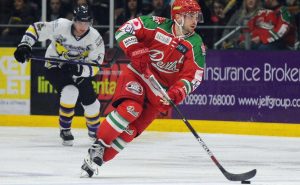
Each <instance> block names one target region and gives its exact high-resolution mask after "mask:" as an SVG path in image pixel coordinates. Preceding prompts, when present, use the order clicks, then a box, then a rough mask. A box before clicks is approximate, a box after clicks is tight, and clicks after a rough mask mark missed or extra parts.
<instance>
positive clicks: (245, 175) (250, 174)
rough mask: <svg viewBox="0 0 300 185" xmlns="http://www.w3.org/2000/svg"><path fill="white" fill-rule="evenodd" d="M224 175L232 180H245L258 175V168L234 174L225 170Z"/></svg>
mask: <svg viewBox="0 0 300 185" xmlns="http://www.w3.org/2000/svg"><path fill="white" fill-rule="evenodd" d="M224 175H225V177H226V178H227V179H228V180H230V181H245V180H248V179H251V178H253V177H254V176H255V175H256V169H254V170H251V171H249V172H246V173H241V174H233V173H229V172H227V171H225V172H224Z"/></svg>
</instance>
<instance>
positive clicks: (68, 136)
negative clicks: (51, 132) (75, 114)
mask: <svg viewBox="0 0 300 185" xmlns="http://www.w3.org/2000/svg"><path fill="white" fill-rule="evenodd" d="M59 136H60V137H61V139H62V144H63V145H64V146H73V143H74V136H73V135H72V132H71V129H69V128H67V129H65V128H61V129H60V134H59Z"/></svg>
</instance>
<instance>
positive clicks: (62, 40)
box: [14, 5, 104, 146]
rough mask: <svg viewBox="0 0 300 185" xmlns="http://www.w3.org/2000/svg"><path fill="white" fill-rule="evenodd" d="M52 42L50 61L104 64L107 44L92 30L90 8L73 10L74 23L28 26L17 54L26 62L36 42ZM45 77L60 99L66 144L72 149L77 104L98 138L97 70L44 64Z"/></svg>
mask: <svg viewBox="0 0 300 185" xmlns="http://www.w3.org/2000/svg"><path fill="white" fill-rule="evenodd" d="M47 39H49V40H51V44H50V45H49V47H48V48H47V51H46V54H45V56H46V57H47V58H54V59H62V60H70V61H80V62H87V63H94V64H99V65H100V64H102V62H103V58H104V43H103V40H102V37H101V36H100V34H99V33H98V31H97V30H96V29H94V28H92V17H91V12H90V10H89V7H88V6H87V5H80V6H77V7H76V8H75V9H74V18H73V21H69V20H67V19H63V18H60V19H57V20H54V21H52V22H36V23H34V24H33V25H31V26H29V28H28V29H27V31H26V33H25V34H24V36H23V38H22V40H21V43H20V44H19V45H18V47H17V50H16V51H15V53H14V55H15V58H16V60H17V61H18V62H20V63H24V62H25V61H28V59H29V58H30V56H31V47H32V46H33V45H34V44H35V43H36V42H37V41H45V40H47ZM45 67H46V70H45V77H46V79H47V80H49V81H50V83H51V84H52V85H53V87H54V88H55V89H56V90H57V92H58V94H59V96H60V107H59V125H60V137H61V138H62V140H63V145H67V146H72V145H73V140H74V137H73V135H72V133H71V123H72V118H73V116H74V113H75V112H74V108H75V105H76V103H77V101H78V102H80V103H81V105H82V107H83V109H84V116H85V118H86V126H87V128H88V135H89V136H90V137H91V139H93V140H94V139H95V137H96V130H97V128H98V126H99V124H100V102H99V101H98V99H97V96H96V94H95V92H94V89H93V85H92V79H93V77H94V76H95V75H96V74H97V72H98V71H99V68H98V67H90V66H87V65H79V64H69V63H65V64H62V63H55V62H51V61H48V62H46V63H45Z"/></svg>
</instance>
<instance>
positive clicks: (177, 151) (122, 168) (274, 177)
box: [0, 127, 300, 185]
mask: <svg viewBox="0 0 300 185" xmlns="http://www.w3.org/2000/svg"><path fill="white" fill-rule="evenodd" d="M73 134H74V137H75V143H74V146H73V147H65V146H62V145H61V140H60V138H59V137H58V135H59V130H58V128H57V129H55V128H23V127H19V128H17V127H0V184H1V185H2V184H10V185H35V184H36V185H41V184H43V185H65V184H70V185H75V184H76V185H100V184H105V185H121V184H124V185H137V184H145V185H147V184H159V185H169V184H178V185H179V184H180V185H187V184H191V185H196V184H197V185H227V184H241V183H240V182H230V181H228V180H227V179H226V178H225V177H224V176H223V175H222V173H221V172H220V171H219V169H218V168H217V167H216V166H215V165H214V163H213V162H212V161H211V159H210V158H209V156H208V155H207V154H206V152H205V151H204V150H203V148H202V147H201V146H200V144H199V143H198V142H197V141H196V140H195V138H194V136H193V135H192V134H191V133H163V132H145V133H144V134H143V135H142V136H140V137H139V138H137V139H136V140H135V141H134V142H133V143H131V144H130V145H128V146H127V148H125V149H124V150H123V151H122V152H121V153H120V154H119V155H118V156H117V157H116V158H115V159H114V160H112V161H110V162H108V163H106V164H104V166H103V167H101V174H100V176H98V177H94V178H79V175H80V166H81V164H82V161H83V158H84V156H85V155H86V154H87V149H88V147H89V146H90V141H89V139H88V137H87V130H85V129H74V130H73ZM199 134H200V136H201V137H202V139H203V140H204V141H205V142H206V144H207V145H208V147H209V148H210V149H211V150H212V152H213V153H214V155H215V157H216V158H217V159H218V160H219V162H220V163H221V164H222V165H223V166H224V168H225V169H226V170H227V171H229V172H231V173H243V172H246V171H249V170H252V169H255V168H256V169H257V170H258V173H257V175H256V176H255V177H254V178H253V179H252V180H251V184H254V185H300V148H299V146H300V138H286V137H259V136H240V135H221V134H220V135H218V134H201V133H199Z"/></svg>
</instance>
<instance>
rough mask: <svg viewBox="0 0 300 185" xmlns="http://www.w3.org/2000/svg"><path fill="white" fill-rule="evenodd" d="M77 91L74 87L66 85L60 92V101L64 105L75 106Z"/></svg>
mask: <svg viewBox="0 0 300 185" xmlns="http://www.w3.org/2000/svg"><path fill="white" fill-rule="evenodd" d="M78 95H79V90H78V88H77V87H75V86H74V85H67V86H65V87H64V88H63V89H62V91H61V97H60V100H61V102H62V103H64V104H76V101H77V98H78Z"/></svg>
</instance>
